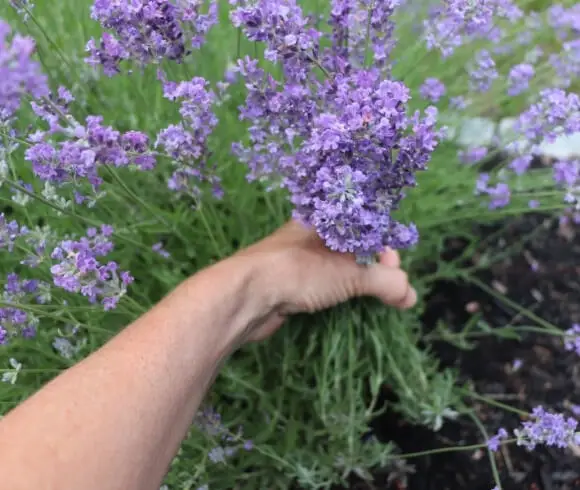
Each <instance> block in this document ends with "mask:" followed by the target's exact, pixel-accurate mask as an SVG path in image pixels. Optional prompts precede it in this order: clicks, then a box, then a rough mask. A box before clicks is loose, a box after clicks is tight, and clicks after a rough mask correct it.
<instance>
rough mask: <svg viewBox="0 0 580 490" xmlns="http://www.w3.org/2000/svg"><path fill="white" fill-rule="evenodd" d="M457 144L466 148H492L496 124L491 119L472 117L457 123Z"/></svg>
mask: <svg viewBox="0 0 580 490" xmlns="http://www.w3.org/2000/svg"><path fill="white" fill-rule="evenodd" d="M459 124H460V127H459V128H457V129H458V132H459V135H458V136H457V143H459V144H460V145H461V146H466V147H468V148H479V147H482V146H492V143H493V136H494V134H495V128H496V123H495V122H494V121H492V120H491V119H485V118H483V117H474V118H470V119H463V120H461V121H459Z"/></svg>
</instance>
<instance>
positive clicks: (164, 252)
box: [151, 242, 171, 259]
mask: <svg viewBox="0 0 580 490" xmlns="http://www.w3.org/2000/svg"><path fill="white" fill-rule="evenodd" d="M151 250H153V251H154V252H155V253H157V254H159V255H161V257H163V258H164V259H168V258H169V257H171V254H170V253H169V252H168V251H167V250H165V248H164V247H163V243H162V242H157V243H155V244H154V245H153V246H152V247H151Z"/></svg>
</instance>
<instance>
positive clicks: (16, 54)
mask: <svg viewBox="0 0 580 490" xmlns="http://www.w3.org/2000/svg"><path fill="white" fill-rule="evenodd" d="M34 50H35V44H34V41H33V40H32V39H31V38H29V37H25V36H21V35H20V34H14V35H13V36H11V29H10V26H9V25H8V24H7V23H6V22H4V21H2V20H1V19H0V80H2V83H0V123H2V122H3V121H7V120H8V119H10V118H11V117H12V116H13V115H14V113H15V112H16V111H17V110H18V108H19V107H20V101H21V99H22V96H23V95H25V94H29V95H31V96H32V97H35V98H41V97H45V96H46V95H48V81H47V78H46V76H45V75H44V74H43V73H42V70H41V69H40V65H39V63H37V62H36V61H35V60H33V59H32V54H33V53H34Z"/></svg>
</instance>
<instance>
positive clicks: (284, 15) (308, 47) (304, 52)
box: [231, 0, 321, 79]
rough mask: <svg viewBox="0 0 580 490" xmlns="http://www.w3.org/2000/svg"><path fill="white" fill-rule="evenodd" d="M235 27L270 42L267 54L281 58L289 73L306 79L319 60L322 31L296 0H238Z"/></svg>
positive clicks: (251, 36)
mask: <svg viewBox="0 0 580 490" xmlns="http://www.w3.org/2000/svg"><path fill="white" fill-rule="evenodd" d="M233 4H234V5H236V6H237V8H235V9H234V10H233V11H232V13H231V20H232V23H233V25H234V26H235V27H239V28H241V29H242V30H243V32H244V34H245V35H246V37H247V38H248V39H249V40H250V41H255V42H263V43H265V45H266V50H265V52H264V57H265V58H266V59H267V60H269V61H272V62H280V63H281V64H282V66H283V68H284V69H285V73H286V75H287V76H289V77H291V78H293V79H304V78H305V77H306V76H307V74H308V70H309V66H310V64H311V63H314V62H316V61H317V60H318V57H319V49H320V47H319V40H320V37H321V33H320V32H319V31H318V30H316V29H315V28H314V27H312V26H311V25H310V24H311V22H310V21H309V19H308V18H306V16H304V14H303V12H302V9H301V8H300V6H299V5H298V4H297V3H296V1H295V0H278V1H272V0H256V1H242V0H240V1H234V2H233Z"/></svg>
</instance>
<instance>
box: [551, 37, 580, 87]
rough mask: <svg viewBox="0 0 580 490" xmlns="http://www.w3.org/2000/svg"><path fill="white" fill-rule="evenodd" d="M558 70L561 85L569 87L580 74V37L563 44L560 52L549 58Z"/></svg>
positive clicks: (558, 82) (558, 81)
mask: <svg viewBox="0 0 580 490" xmlns="http://www.w3.org/2000/svg"><path fill="white" fill-rule="evenodd" d="M549 61H550V63H551V65H552V66H553V67H554V70H555V71H556V75H557V77H558V80H557V84H558V86H559V87H563V88H567V87H569V86H570V85H571V84H572V81H573V80H575V79H577V78H578V76H580V39H574V40H572V41H567V42H565V43H563V44H562V49H561V50H560V52H559V53H558V54H555V53H553V54H551V55H550V59H549Z"/></svg>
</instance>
